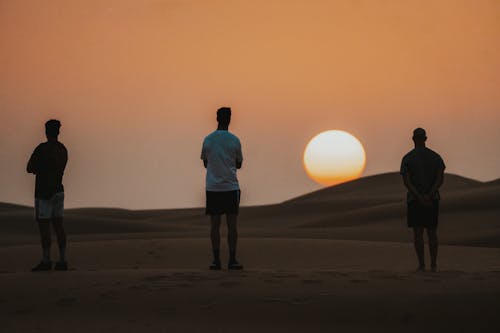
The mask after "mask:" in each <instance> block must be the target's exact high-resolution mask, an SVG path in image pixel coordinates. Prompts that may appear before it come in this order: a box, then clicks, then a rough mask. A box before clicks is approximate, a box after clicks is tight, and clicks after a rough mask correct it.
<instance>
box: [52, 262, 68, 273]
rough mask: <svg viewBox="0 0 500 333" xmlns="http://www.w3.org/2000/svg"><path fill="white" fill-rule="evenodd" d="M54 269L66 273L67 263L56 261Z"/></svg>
mask: <svg viewBox="0 0 500 333" xmlns="http://www.w3.org/2000/svg"><path fill="white" fill-rule="evenodd" d="M54 269H55V270H56V271H67V270H68V263H67V262H66V261H58V262H57V263H56V265H55V266H54Z"/></svg>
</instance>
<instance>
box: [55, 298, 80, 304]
mask: <svg viewBox="0 0 500 333" xmlns="http://www.w3.org/2000/svg"><path fill="white" fill-rule="evenodd" d="M77 301H78V299H77V298H76V297H63V298H59V299H58V300H57V301H56V305H57V306H71V305H73V304H75V303H76V302H77Z"/></svg>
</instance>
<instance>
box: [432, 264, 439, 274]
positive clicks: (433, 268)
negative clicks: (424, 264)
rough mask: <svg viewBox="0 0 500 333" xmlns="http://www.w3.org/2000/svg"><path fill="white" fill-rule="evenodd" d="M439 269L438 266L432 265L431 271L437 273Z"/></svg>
mask: <svg viewBox="0 0 500 333" xmlns="http://www.w3.org/2000/svg"><path fill="white" fill-rule="evenodd" d="M437 271H438V268H437V266H435V265H434V266H431V272H433V273H436V272H437Z"/></svg>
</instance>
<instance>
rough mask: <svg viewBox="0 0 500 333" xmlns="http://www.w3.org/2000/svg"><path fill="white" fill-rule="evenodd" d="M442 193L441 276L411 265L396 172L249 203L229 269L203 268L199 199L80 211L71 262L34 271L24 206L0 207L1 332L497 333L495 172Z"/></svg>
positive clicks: (499, 285) (454, 181)
mask: <svg viewBox="0 0 500 333" xmlns="http://www.w3.org/2000/svg"><path fill="white" fill-rule="evenodd" d="M69 190H70V189H69ZM441 193H442V197H443V199H442V206H441V207H442V209H441V218H440V228H439V233H440V240H441V247H440V254H439V272H437V273H431V272H426V273H415V272H414V269H415V267H416V259H415V255H414V253H413V246H412V243H411V242H412V233H411V231H410V230H408V228H406V222H405V191H404V188H403V186H402V184H401V179H400V177H399V175H397V174H395V173H389V174H382V175H377V176H371V177H366V178H362V179H359V180H356V181H353V182H349V183H345V184H341V185H338V186H334V187H330V188H326V189H323V190H320V191H317V192H314V193H310V194H307V195H304V196H301V197H298V198H295V199H293V200H289V201H286V202H283V203H281V204H277V205H269V206H260V207H243V208H242V210H241V215H240V222H239V234H240V241H239V259H240V261H241V262H242V263H243V264H244V265H245V270H243V271H237V272H232V271H227V270H222V271H220V272H213V271H209V270H208V264H209V263H210V259H211V254H210V242H209V239H208V221H207V217H206V216H204V214H203V209H200V208H193V209H179V210H149V211H128V210H123V209H109V208H85V209H84V208H82V209H69V210H67V211H66V216H65V225H66V229H67V232H68V235H69V236H68V238H69V249H68V256H69V259H70V270H69V271H68V272H55V271H52V272H42V273H31V272H30V268H31V267H32V266H33V265H34V264H36V263H37V262H38V260H39V256H40V248H39V244H38V231H37V227H36V224H35V223H34V221H33V217H32V215H33V212H32V208H30V207H24V206H17V205H12V204H7V203H4V204H0V232H1V235H2V237H1V238H0V257H1V258H2V260H1V261H0V322H1V326H0V332H67V331H70V332H110V331H117V332H118V331H119V332H251V331H252V332H254V331H255V330H259V331H263V332H268V331H269V332H270V331H273V332H276V331H278V332H305V331H309V332H326V331H334V330H337V331H339V332H365V331H374V332H403V331H404V332H498V331H500V316H499V315H498V314H499V313H500V218H499V217H500V181H498V180H497V181H493V182H488V183H481V182H477V181H474V180H470V179H466V178H463V177H460V176H456V175H446V179H445V185H444V187H443V189H442V191H441ZM243 194H244V192H243ZM56 249H57V246H56V244H55V239H54V244H53V255H54V257H56V255H57V251H56ZM225 249H226V247H225V244H224V243H223V248H222V250H223V251H224V250H225ZM223 258H224V259H225V257H223Z"/></svg>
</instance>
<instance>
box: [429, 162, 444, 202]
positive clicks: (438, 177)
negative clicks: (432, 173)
mask: <svg viewBox="0 0 500 333" xmlns="http://www.w3.org/2000/svg"><path fill="white" fill-rule="evenodd" d="M443 180H444V169H439V170H438V171H437V172H436V181H435V182H434V185H432V187H431V190H430V191H429V193H427V195H428V196H429V198H432V197H433V196H434V194H436V192H437V191H438V190H439V188H440V187H441V185H443Z"/></svg>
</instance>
